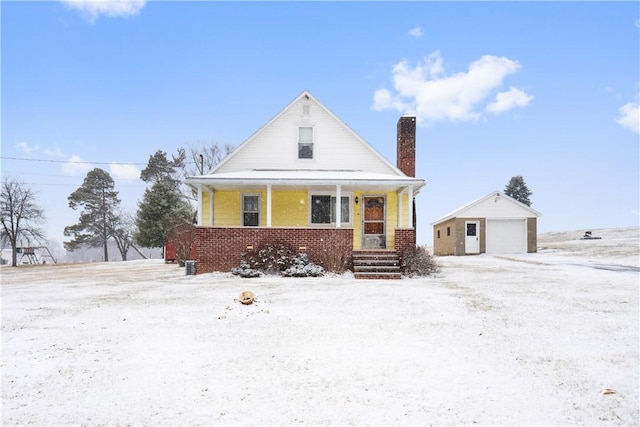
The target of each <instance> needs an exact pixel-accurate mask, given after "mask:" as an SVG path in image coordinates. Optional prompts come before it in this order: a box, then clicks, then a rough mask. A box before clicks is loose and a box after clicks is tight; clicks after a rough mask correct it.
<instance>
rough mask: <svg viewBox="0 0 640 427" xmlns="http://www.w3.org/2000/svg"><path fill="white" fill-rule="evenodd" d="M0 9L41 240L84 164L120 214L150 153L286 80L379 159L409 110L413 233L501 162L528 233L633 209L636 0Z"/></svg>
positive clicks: (216, 129)
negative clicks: (517, 181)
mask: <svg viewBox="0 0 640 427" xmlns="http://www.w3.org/2000/svg"><path fill="white" fill-rule="evenodd" d="M0 7H1V19H2V34H1V36H2V51H1V52H2V64H1V65H2V159H1V160H2V176H3V178H4V177H6V176H11V177H14V178H18V179H19V180H21V181H23V182H25V183H27V184H28V185H29V186H30V187H31V188H33V189H34V190H36V191H37V192H38V201H39V202H40V204H41V205H42V206H43V207H44V208H45V210H46V213H47V217H48V220H47V223H46V229H47V232H48V235H49V237H50V238H51V239H52V240H54V241H57V242H61V241H62V240H64V236H63V234H62V231H63V229H64V227H65V226H66V225H71V224H74V223H75V222H77V218H78V215H79V212H76V211H73V210H71V209H69V208H68V205H67V196H68V195H69V194H70V193H71V192H73V191H74V190H75V189H76V188H77V187H78V186H79V185H81V183H82V180H83V178H84V176H85V175H86V172H87V171H88V170H90V169H92V168H93V167H102V168H104V169H105V170H107V171H108V172H109V173H110V174H111V175H112V177H113V178H114V179H115V181H116V189H117V190H119V191H120V196H121V199H122V201H123V207H124V208H125V209H127V210H130V211H132V212H134V211H135V209H136V206H137V201H138V200H139V199H140V198H141V196H142V193H143V191H144V188H145V186H144V183H142V182H141V181H140V180H139V179H138V176H139V172H140V170H141V169H142V168H143V167H144V165H145V164H146V162H147V161H148V159H149V156H150V155H151V154H153V153H154V152H155V151H156V150H158V149H162V150H165V151H166V152H168V153H175V152H176V149H177V148H178V147H181V146H186V145H189V144H195V143H197V142H200V141H207V142H217V143H220V144H233V145H239V144H240V143H241V142H242V141H244V140H245V139H246V138H248V137H249V136H250V135H251V134H252V133H253V132H254V131H256V130H257V129H258V128H260V127H261V126H262V125H264V124H265V123H266V122H267V121H268V120H269V119H271V118H272V117H273V116H274V115H276V114H277V113H278V112H279V111H280V110H281V109H282V108H283V107H285V106H286V105H287V104H288V103H289V102H290V101H291V100H293V98H295V97H296V96H297V95H298V94H299V93H300V92H302V91H303V90H309V91H310V92H311V93H312V94H313V95H314V96H315V97H316V98H318V100H320V102H322V103H323V104H324V105H325V106H327V107H328V108H329V109H330V110H332V111H333V112H334V113H335V114H336V115H337V116H338V117H340V118H341V119H342V120H343V121H344V122H345V123H347V124H348V125H349V126H350V127H351V128H352V129H354V130H355V131H356V132H357V133H358V134H359V135H360V136H362V137H363V138H364V139H365V140H367V141H368V142H369V143H370V144H371V145H373V146H374V147H375V148H376V149H377V150H378V151H379V152H381V153H382V154H383V155H384V156H385V157H386V158H387V159H389V160H390V161H391V162H392V163H395V131H396V130H395V127H396V122H397V119H398V117H399V116H400V115H401V114H402V113H404V112H412V113H415V114H416V115H417V117H418V120H419V128H418V131H417V134H418V143H417V146H418V148H417V150H418V153H417V168H416V174H417V176H419V177H421V178H424V179H425V180H427V182H428V185H427V187H426V188H425V189H424V190H423V191H422V192H421V193H420V195H419V196H418V199H417V213H418V219H419V225H418V242H419V243H421V244H428V245H431V243H432V230H431V228H432V227H431V225H430V224H431V223H432V222H433V221H435V220H437V219H438V218H440V217H442V216H444V215H445V214H447V213H449V212H450V211H452V210H454V209H456V208H458V207H460V206H462V205H464V204H466V203H468V202H470V201H472V200H475V199H478V198H480V197H483V196H485V195H487V194H488V193H490V192H491V191H493V190H502V189H504V186H505V185H506V183H507V182H508V181H509V179H510V178H511V177H512V176H514V175H522V176H523V177H524V178H525V181H526V182H527V184H528V186H529V188H530V190H531V191H532V192H533V195H532V196H531V200H532V201H533V205H532V207H533V208H534V209H536V210H538V211H540V212H541V213H542V215H543V216H542V217H541V218H540V219H539V223H538V224H539V231H540V232H545V231H560V230H588V229H593V228H607V227H622V226H637V225H638V224H639V219H640V216H639V195H640V191H639V190H640V188H639V187H640V184H639V182H640V179H639V178H640V177H639V163H640V155H639V147H640V142H639V138H640V136H639V132H640V131H639V121H640V117H639V116H640V113H639V112H638V102H639V92H640V86H639V84H640V69H639V68H640V65H639V64H640V58H639V55H640V54H639V52H640V36H639V32H640V5H639V3H638V2H304V3H302V2H279V3H272V2H146V3H145V2H144V1H142V0H138V1H119V2H102V3H95V2H87V1H82V0H78V1H68V2H6V1H5V2H2V4H1V5H0ZM16 159H31V160H16ZM123 163H130V164H123Z"/></svg>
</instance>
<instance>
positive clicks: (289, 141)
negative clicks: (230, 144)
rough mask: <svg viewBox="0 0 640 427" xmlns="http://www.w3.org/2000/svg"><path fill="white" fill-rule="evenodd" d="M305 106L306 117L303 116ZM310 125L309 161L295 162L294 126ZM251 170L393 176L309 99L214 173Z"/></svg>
mask: <svg viewBox="0 0 640 427" xmlns="http://www.w3.org/2000/svg"><path fill="white" fill-rule="evenodd" d="M303 105H309V107H310V108H309V116H304V115H303ZM299 126H313V128H314V147H313V159H298V127H299ZM251 169H330V170H336V169H347V170H362V171H366V172H376V173H385V174H397V172H396V170H395V169H394V168H393V167H391V166H390V165H389V164H388V163H387V162H386V161H385V160H383V159H382V158H381V157H380V156H379V155H378V154H377V153H376V152H375V150H373V148H372V147H371V146H370V145H368V144H367V143H366V142H364V141H363V140H362V139H361V138H359V137H358V136H357V135H356V134H354V133H353V131H351V130H350V129H349V127H347V126H346V125H345V124H344V123H342V122H341V121H340V120H337V119H336V118H335V116H333V115H332V114H331V113H329V112H328V110H326V109H325V108H324V107H323V106H321V105H320V104H319V103H317V102H315V101H314V100H313V99H311V100H305V99H302V98H300V99H298V100H297V101H296V102H293V103H292V104H290V105H289V106H288V107H287V108H286V109H285V110H283V111H282V112H281V113H280V114H279V115H278V116H277V117H276V118H275V119H274V120H272V121H271V122H270V123H269V124H268V125H266V126H265V127H263V128H262V129H260V130H259V131H258V132H256V133H255V134H254V135H253V136H251V137H250V138H249V139H248V140H247V141H246V142H245V143H244V144H243V145H242V146H241V147H240V148H239V149H238V150H237V152H236V153H235V154H234V155H233V156H232V157H231V158H229V159H228V160H227V161H226V162H224V163H222V164H221V165H220V166H219V167H218V168H217V170H216V171H215V173H227V172H235V171H242V170H251Z"/></svg>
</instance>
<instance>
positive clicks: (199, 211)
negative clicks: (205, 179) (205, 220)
mask: <svg viewBox="0 0 640 427" xmlns="http://www.w3.org/2000/svg"><path fill="white" fill-rule="evenodd" d="M197 221H198V225H202V185H201V184H198V219H197Z"/></svg>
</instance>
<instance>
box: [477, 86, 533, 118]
mask: <svg viewBox="0 0 640 427" xmlns="http://www.w3.org/2000/svg"><path fill="white" fill-rule="evenodd" d="M532 100H533V96H529V95H527V94H526V93H524V92H523V91H521V90H520V89H516V88H515V87H512V88H511V89H510V90H509V91H508V92H500V93H498V94H496V100H495V101H493V102H492V103H490V104H489V105H487V111H488V112H490V113H494V114H499V113H502V112H504V111H508V110H511V109H513V108H516V107H521V108H522V107H526V106H527V105H529V103H530V102H531V101H532Z"/></svg>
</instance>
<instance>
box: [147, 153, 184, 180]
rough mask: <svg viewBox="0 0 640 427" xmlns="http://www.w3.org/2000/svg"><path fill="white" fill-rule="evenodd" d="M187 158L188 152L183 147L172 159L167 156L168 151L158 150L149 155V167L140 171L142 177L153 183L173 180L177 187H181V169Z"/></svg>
mask: <svg viewBox="0 0 640 427" xmlns="http://www.w3.org/2000/svg"><path fill="white" fill-rule="evenodd" d="M185 158H186V152H185V151H184V150H183V149H179V150H178V155H177V156H172V158H171V160H169V158H167V153H165V152H164V151H162V150H158V151H156V152H155V154H153V155H152V156H149V162H148V163H147V167H146V168H144V169H143V170H142V172H141V173H140V179H141V180H143V181H144V182H146V183H151V184H154V183H156V182H165V183H166V182H171V183H173V184H174V185H175V186H176V187H179V186H180V177H179V171H180V170H181V169H182V168H184V163H185Z"/></svg>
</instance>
